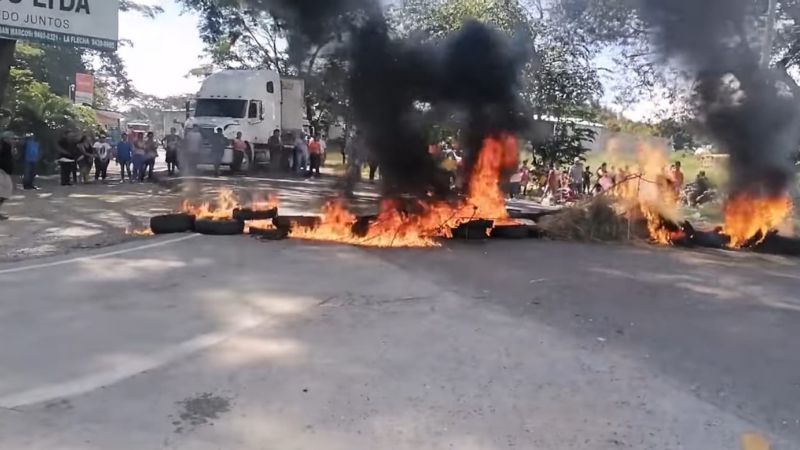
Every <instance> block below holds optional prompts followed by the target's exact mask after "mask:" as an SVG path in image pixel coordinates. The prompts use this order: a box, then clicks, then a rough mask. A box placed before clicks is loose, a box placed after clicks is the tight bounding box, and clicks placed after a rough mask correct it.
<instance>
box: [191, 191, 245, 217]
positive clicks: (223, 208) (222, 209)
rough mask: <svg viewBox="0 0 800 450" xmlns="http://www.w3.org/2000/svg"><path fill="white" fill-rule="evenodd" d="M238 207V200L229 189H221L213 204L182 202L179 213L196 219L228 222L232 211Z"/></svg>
mask: <svg viewBox="0 0 800 450" xmlns="http://www.w3.org/2000/svg"><path fill="white" fill-rule="evenodd" d="M238 207H239V199H238V198H236V195H235V194H234V193H233V191H231V190H230V189H223V190H221V191H220V192H219V194H218V195H217V198H216V199H215V200H214V202H202V203H199V204H195V203H192V202H191V201H190V200H184V201H183V203H181V208H180V210H181V212H184V213H187V214H193V215H194V216H195V217H196V218H198V219H206V220H229V219H231V218H232V217H233V210H234V209H236V208H238Z"/></svg>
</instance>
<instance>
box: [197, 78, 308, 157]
mask: <svg viewBox="0 0 800 450" xmlns="http://www.w3.org/2000/svg"><path fill="white" fill-rule="evenodd" d="M304 111H305V83H304V82H303V80H300V79H290V78H281V77H280V75H279V74H278V73H277V72H275V71H273V70H223V71H221V72H217V73H215V74H212V75H211V76H209V77H208V78H206V80H205V81H204V82H203V84H202V86H201V87H200V92H198V93H197V100H196V104H195V109H194V114H193V116H192V117H190V118H189V119H188V120H187V121H186V128H190V127H192V126H194V125H197V126H198V127H199V128H200V132H201V134H202V135H203V138H204V142H206V145H204V146H203V147H204V149H203V155H200V156H199V159H198V162H199V163H201V164H209V163H211V162H212V156H211V149H210V146H209V145H207V143H208V141H209V137H210V136H211V135H212V134H213V133H214V131H215V130H216V129H217V128H222V130H223V134H224V135H225V137H227V138H228V139H234V138H235V137H236V134H237V133H239V132H241V133H242V139H243V140H244V141H245V142H246V143H247V146H248V151H247V152H246V155H245V162H244V165H245V166H249V165H251V164H262V163H265V162H266V161H267V160H268V157H267V140H268V139H269V137H270V136H272V133H273V131H274V130H276V129H278V130H281V134H282V135H285V134H288V133H299V132H302V131H303V130H304V128H306V127H307V126H306V125H305V124H306V122H307V121H306V120H305V119H304ZM232 161H233V152H232V150H231V149H230V148H227V149H226V150H225V153H224V155H223V158H222V164H224V165H230V164H231V162H232Z"/></svg>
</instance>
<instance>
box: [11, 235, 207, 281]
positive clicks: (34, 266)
mask: <svg viewBox="0 0 800 450" xmlns="http://www.w3.org/2000/svg"><path fill="white" fill-rule="evenodd" d="M197 236H199V235H197V234H190V235H187V236H181V237H179V238H175V239H168V240H166V241H159V242H153V243H152V244H145V245H139V246H137V247H132V248H124V249H122V250H114V251H113V252H107V253H100V254H97V255H89V256H79V257H77V258H70V259H62V260H60V261H51V262H47V263H41V264H31V265H28V266H22V267H14V268H11V269H1V270H0V275H3V274H7V273H16V272H25V271H26V270H35V269H43V268H46V267H54V266H61V265H64V264H71V263H74V262H81V261H90V260H92V259H99V258H106V257H109V256H117V255H124V254H126V253H132V252H138V251H139V250H144V249H148V248H153V247H162V246H164V245H168V244H174V243H175V242H180V241H185V240H187V239H191V238H194V237H197Z"/></svg>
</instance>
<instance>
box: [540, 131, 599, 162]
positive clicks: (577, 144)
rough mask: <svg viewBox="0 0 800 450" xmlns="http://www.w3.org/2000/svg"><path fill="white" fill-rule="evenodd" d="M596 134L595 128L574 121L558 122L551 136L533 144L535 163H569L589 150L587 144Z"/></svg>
mask: <svg viewBox="0 0 800 450" xmlns="http://www.w3.org/2000/svg"><path fill="white" fill-rule="evenodd" d="M596 134H597V133H596V132H595V131H594V130H593V129H591V128H586V127H582V126H580V125H578V124H576V123H575V122H572V121H564V122H558V123H556V124H554V132H553V135H552V136H551V137H549V138H547V139H546V140H545V141H544V142H543V143H541V144H538V145H534V146H533V155H534V158H535V161H534V164H535V165H537V166H539V167H547V166H548V165H549V164H555V165H568V164H570V163H572V162H573V161H574V160H575V158H582V157H583V154H584V153H586V152H588V151H589V149H588V148H587V147H586V145H585V144H586V143H587V142H592V141H594V139H595V137H596Z"/></svg>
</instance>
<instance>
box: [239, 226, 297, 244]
mask: <svg viewBox="0 0 800 450" xmlns="http://www.w3.org/2000/svg"><path fill="white" fill-rule="evenodd" d="M249 233H250V235H251V236H255V237H257V238H259V239H263V240H267V241H280V240H282V239H286V238H287V237H289V229H288V228H253V227H250V231H249Z"/></svg>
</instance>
